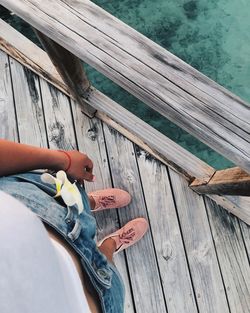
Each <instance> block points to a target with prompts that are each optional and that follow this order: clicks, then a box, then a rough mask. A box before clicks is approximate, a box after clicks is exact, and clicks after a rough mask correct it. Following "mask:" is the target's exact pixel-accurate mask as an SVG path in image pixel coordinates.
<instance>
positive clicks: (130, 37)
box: [1, 0, 250, 172]
mask: <svg viewBox="0 0 250 313" xmlns="http://www.w3.org/2000/svg"><path fill="white" fill-rule="evenodd" d="M1 3H2V4H3V5H4V6H6V7H8V8H9V9H10V10H12V11H14V12H15V13H16V14H18V15H19V16H21V17H22V18H24V19H25V20H26V21H28V22H29V23H30V24H31V25H32V26H33V27H35V28H37V29H38V30H39V31H41V32H43V33H45V34H46V35H47V36H48V37H50V38H51V39H53V40H54V41H56V42H58V43H59V44H60V45H61V46H63V47H65V48H66V49H68V50H70V51H71V52H72V53H73V54H75V55H76V56H77V57H79V58H81V59H82V60H84V61H85V62H86V63H89V64H90V65H92V66H94V67H95V68H96V69H97V70H99V71H100V72H102V73H103V74H104V75H106V76H107V77H109V78H111V79H112V80H113V81H115V82H116V83H118V84H119V85H120V86H122V87H123V88H125V89H126V90H128V91H129V92H130V93H132V94H134V95H135V96H136V97H138V98H139V99H141V100H143V101H144V102H145V103H147V104H148V105H149V106H151V107H152V108H154V109H156V110H157V111H158V112H160V113H161V114H163V115H164V116H167V117H168V118H169V119H170V120H172V121H174V122H176V123H177V124H178V125H180V126H181V127H182V128H184V129H186V130H187V131H188V132H189V133H191V134H193V135H194V136H196V137H197V138H199V139H200V140H202V141H203V142H205V143H207V144H208V145H210V146H211V147H212V148H213V149H215V150H216V151H218V152H219V153H221V154H222V155H224V156H225V157H227V158H228V159H230V160H231V161H232V162H234V163H235V164H236V165H238V166H240V167H241V168H243V169H244V170H246V171H248V172H250V162H249V161H250V152H249V151H250V136H249V134H250V122H249V120H250V119H249V117H250V109H249V106H248V105H247V104H246V103H244V102H243V101H242V100H240V99H238V98H237V97H236V96H233V95H232V94H231V93H229V92H226V91H225V89H223V88H220V87H219V86H218V85H216V84H215V83H214V82H211V81H210V80H209V79H207V78H205V77H204V75H201V74H199V73H197V72H196V71H194V70H192V69H191V68H190V66H188V65H186V64H185V63H184V62H182V61H180V60H178V59H177V58H174V57H172V55H171V54H169V53H168V52H167V51H165V50H164V49H162V48H159V46H158V45H156V44H154V43H153V42H152V41H150V40H148V39H147V38H145V37H144V36H142V35H140V34H138V33H137V32H136V31H135V30H133V29H131V28H130V27H128V26H126V25H125V24H123V23H121V22H119V21H118V20H117V19H116V18H114V17H112V16H110V15H109V14H108V13H106V12H105V11H104V10H102V9H101V8H99V7H97V6H96V5H94V4H93V3H91V2H90V1H87V0H85V1H78V0H75V1H70V0H68V1H62V0H54V1H53V4H52V3H51V1H49V0H44V1H39V0H30V1H29V2H24V1H22V0H16V1H11V2H10V1H8V0H1ZM178 61H179V62H178ZM176 63H177V66H176V65H175V64H176ZM170 68H172V70H171V69H170ZM177 72H179V74H178V75H177ZM182 76H183V77H185V79H182ZM190 76H191V77H190ZM199 81H200V82H199ZM196 86H197V87H196ZM217 94H218V96H217ZM236 117H237V118H236Z"/></svg>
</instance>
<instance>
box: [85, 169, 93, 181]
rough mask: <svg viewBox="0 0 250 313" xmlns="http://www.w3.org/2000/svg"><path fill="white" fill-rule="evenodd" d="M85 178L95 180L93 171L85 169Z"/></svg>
mask: <svg viewBox="0 0 250 313" xmlns="http://www.w3.org/2000/svg"><path fill="white" fill-rule="evenodd" d="M83 179H85V180H87V181H90V182H91V181H93V180H94V175H93V173H92V171H91V172H89V171H85V172H84V173H83Z"/></svg>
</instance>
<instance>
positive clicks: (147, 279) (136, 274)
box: [104, 125, 166, 313]
mask: <svg viewBox="0 0 250 313" xmlns="http://www.w3.org/2000/svg"><path fill="white" fill-rule="evenodd" d="M104 135H105V138H106V144H107V151H108V157H109V162H110V168H111V173H112V179H113V183H114V186H116V187H118V188H122V189H124V190H127V191H128V192H129V193H130V195H131V197H132V202H131V203H130V204H129V205H128V207H127V208H126V209H124V210H119V211H118V214H119V218H120V221H121V223H122V225H124V224H125V223H127V222H128V221H130V220H131V219H133V218H137V217H145V218H147V211H146V207H145V203H144V197H143V192H142V187H141V184H140V177H139V173H138V168H137V164H136V159H135V153H134V149H133V144H132V142H130V141H129V140H127V139H126V138H125V137H123V136H122V135H120V134H118V133H117V132H116V131H115V130H113V129H111V128H109V127H108V126H107V125H104ZM125 253H126V257H127V261H128V268H129V273H130V279H131V285H132V290H133V293H134V302H135V309H136V312H137V313H151V312H161V313H164V312H166V307H165V300H164V295H163V291H162V286H161V283H160V277H159V271H158V265H157V261H156V257H155V251H154V246H153V242H152V235H151V231H149V232H148V233H147V234H146V235H145V236H144V237H143V239H142V240H140V242H138V243H137V244H136V245H135V246H133V247H131V248H130V249H128V250H126V252H125Z"/></svg>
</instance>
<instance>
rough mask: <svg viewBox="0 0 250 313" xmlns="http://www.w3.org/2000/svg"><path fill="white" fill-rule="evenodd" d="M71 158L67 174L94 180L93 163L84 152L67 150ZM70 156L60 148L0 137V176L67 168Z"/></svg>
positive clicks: (77, 178)
mask: <svg viewBox="0 0 250 313" xmlns="http://www.w3.org/2000/svg"><path fill="white" fill-rule="evenodd" d="M67 153H68V154H69V156H70V158H71V165H70V168H69V169H68V170H67V174H68V176H69V177H71V178H72V179H75V180H78V181H79V182H83V180H87V181H93V178H94V176H93V173H92V172H93V163H92V161H91V160H90V159H89V158H88V156H87V155H86V154H84V153H81V152H79V151H76V150H71V151H67ZM68 165H69V158H68V157H67V155H65V153H63V152H60V151H58V150H50V149H46V148H39V147H33V146H30V145H25V144H19V143H15V142H11V141H8V140H4V139H0V177H1V176H6V175H10V174H15V173H21V172H26V171H31V170H35V169H50V170H55V171H59V170H66V169H67V167H68Z"/></svg>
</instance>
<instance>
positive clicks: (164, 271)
mask: <svg viewBox="0 0 250 313" xmlns="http://www.w3.org/2000/svg"><path fill="white" fill-rule="evenodd" d="M136 155H137V161H138V165H139V171H140V176H141V181H142V187H143V191H144V195H145V201H146V205H147V211H148V216H149V220H150V226H151V230H152V236H153V240H154V246H155V251H156V256H157V260H158V264H159V269H160V276H161V281H162V285H163V290H164V295H165V299H166V304H167V309H168V313H187V312H192V313H195V312H197V307H196V300H195V296H194V292H193V287H192V283H191V278H190V273H189V269H188V264H187V259H186V255H185V250H184V246H183V241H182V237H181V231H180V227H179V224H178V219H177V215H176V210H175V205H174V200H173V195H172V191H171V187H170V182H169V178H168V172H167V168H166V166H164V165H163V164H161V163H160V162H159V161H157V160H156V159H154V158H153V157H152V156H151V155H150V154H148V153H146V152H145V151H143V150H141V149H140V148H139V147H136Z"/></svg>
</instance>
